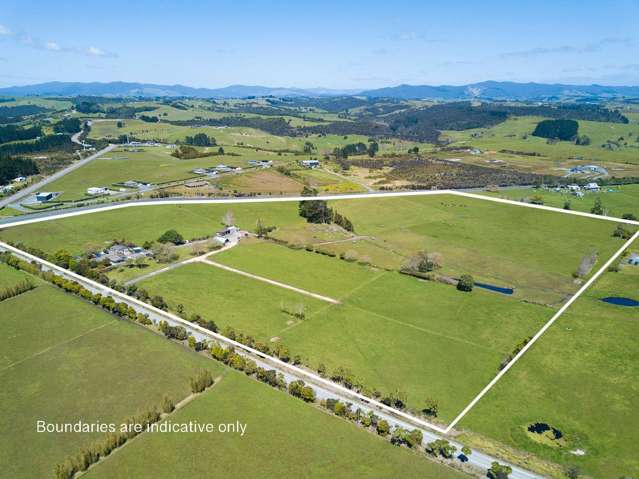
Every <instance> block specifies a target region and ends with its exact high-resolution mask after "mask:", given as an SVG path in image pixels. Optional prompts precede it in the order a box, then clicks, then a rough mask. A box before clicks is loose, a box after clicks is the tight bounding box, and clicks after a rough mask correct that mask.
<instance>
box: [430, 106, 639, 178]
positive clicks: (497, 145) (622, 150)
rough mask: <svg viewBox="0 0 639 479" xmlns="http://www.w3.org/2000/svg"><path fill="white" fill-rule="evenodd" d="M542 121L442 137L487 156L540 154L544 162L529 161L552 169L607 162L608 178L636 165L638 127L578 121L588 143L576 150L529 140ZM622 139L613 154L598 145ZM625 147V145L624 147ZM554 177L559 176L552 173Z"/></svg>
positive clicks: (571, 145) (528, 120)
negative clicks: (611, 166)
mask: <svg viewBox="0 0 639 479" xmlns="http://www.w3.org/2000/svg"><path fill="white" fill-rule="evenodd" d="M542 119H543V118H541V117H532V116H531V117H512V118H510V119H508V120H506V121H505V122H503V123H500V124H498V125H496V126H494V127H492V128H489V129H486V128H480V129H471V130H463V131H445V132H442V136H443V137H446V138H449V139H450V140H452V141H453V143H451V144H450V146H462V145H468V146H473V147H475V148H480V149H481V150H483V151H488V152H490V153H494V152H499V151H500V150H513V151H523V152H526V153H539V154H540V155H542V157H543V158H538V157H529V160H530V161H531V162H532V161H538V160H545V161H547V162H549V163H550V164H551V165H552V166H555V167H560V166H564V165H563V163H564V162H568V161H571V160H573V161H574V159H575V157H576V156H579V157H581V158H580V160H581V162H582V163H583V164H592V163H595V164H599V163H601V165H600V166H603V167H607V165H606V163H608V162H610V163H613V164H614V165H615V169H614V171H611V174H614V175H615V176H624V175H623V170H619V169H616V168H623V166H622V165H623V164H628V165H629V168H633V167H634V166H636V165H639V143H638V142H637V138H638V137H639V124H637V123H634V124H632V123H630V124H623V123H607V122H595V121H582V120H579V122H578V123H579V134H580V135H584V134H585V135H587V136H588V137H590V139H591V143H590V145H587V146H576V145H575V144H574V143H572V142H568V141H560V142H558V143H555V144H548V143H547V141H546V139H545V138H539V137H534V136H532V135H531V134H532V132H533V130H534V129H535V126H536V124H537V123H538V122H539V121H540V120H542ZM619 138H624V140H622V141H621V145H622V146H620V147H618V148H615V149H614V150H609V149H606V148H603V147H602V146H601V145H603V144H605V143H606V142H607V141H608V140H611V141H615V142H617V141H618V140H619ZM625 143H627V145H624V144H625ZM555 174H559V173H558V172H555Z"/></svg>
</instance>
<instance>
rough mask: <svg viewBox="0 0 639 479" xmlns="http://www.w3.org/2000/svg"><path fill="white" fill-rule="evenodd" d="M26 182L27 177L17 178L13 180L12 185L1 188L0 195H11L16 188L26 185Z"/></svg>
mask: <svg viewBox="0 0 639 479" xmlns="http://www.w3.org/2000/svg"><path fill="white" fill-rule="evenodd" d="M26 181H27V178H26V177H24V176H18V177H17V178H14V179H12V180H11V183H10V184H8V185H4V186H2V187H0V193H2V194H7V193H11V192H12V191H13V190H14V188H15V187H16V186H18V185H20V184H21V183H25V182H26Z"/></svg>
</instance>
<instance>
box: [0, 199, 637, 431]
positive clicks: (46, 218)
mask: <svg viewBox="0 0 639 479" xmlns="http://www.w3.org/2000/svg"><path fill="white" fill-rule="evenodd" d="M428 195H457V196H464V197H468V198H474V199H479V200H485V201H493V202H496V203H504V204H509V205H515V206H523V207H528V208H535V209H541V210H546V211H552V212H556V213H564V214H572V215H577V216H583V217H587V218H592V219H599V220H607V221H614V222H617V223H626V224H631V225H637V226H639V221H632V220H625V219H622V218H616V217H612V216H599V215H595V214H592V213H583V212H580V211H572V210H564V209H560V208H554V207H551V206H544V205H533V204H529V203H522V202H520V201H514V200H506V199H502V198H494V197H490V196H483V195H478V194H474V193H466V192H460V191H454V190H431V191H406V192H390V193H376V194H370V193H369V194H366V193H363V194H353V195H333V196H319V197H308V196H294V197H276V198H233V199H194V200H168V201H141V202H131V203H126V204H119V205H112V206H107V207H102V208H95V209H87V210H82V211H75V212H69V213H63V214H60V215H51V216H44V217H41V218H33V219H30V220H24V221H18V222H14V223H7V224H5V225H0V230H2V229H6V228H10V227H13V226H21V225H26V224H31V223H39V222H42V221H51V220H57V219H61V218H68V217H73V216H79V215H83V214H90V213H98V212H101V211H110V210H116V209H121V208H128V207H131V206H162V205H193V204H238V203H276V202H285V201H302V200H310V199H321V200H326V201H331V200H344V199H365V198H379V197H381V198H384V197H402V196H428ZM637 238H639V231H637V232H636V233H635V234H634V235H633V236H632V237H631V238H630V239H629V240H628V241H626V242H625V243H624V245H623V246H622V247H621V248H619V250H617V252H616V253H615V254H614V255H613V256H612V257H611V258H610V259H608V261H606V263H605V264H604V265H603V266H602V267H601V268H600V269H599V270H598V271H597V272H596V273H595V274H594V275H593V276H592V277H591V278H590V279H589V280H588V281H587V282H586V283H585V284H584V285H583V286H582V287H581V288H580V289H579V290H578V291H577V293H575V294H574V295H573V296H572V297H571V298H570V299H569V300H568V301H567V302H566V304H564V305H563V306H562V307H561V308H560V309H559V310H558V311H557V312H556V313H555V315H554V316H553V317H552V318H551V319H550V320H549V321H548V322H546V324H544V326H542V328H541V329H540V330H539V331H538V332H537V333H536V334H535V336H533V338H532V339H531V340H530V341H529V342H528V343H527V344H526V345H525V346H524V347H523V348H522V349H521V351H519V353H517V354H516V355H515V357H514V358H513V359H512V360H511V361H510V362H509V363H508V364H507V365H506V366H505V367H504V368H503V369H502V370H501V371H500V372H499V373H498V374H497V375H496V376H495V377H494V378H493V379H492V380H491V381H490V382H489V383H488V384H487V385H486V386H485V387H484V389H482V391H481V392H480V393H479V394H478V395H477V396H475V398H474V399H473V400H472V401H471V402H470V403H469V404H468V405H467V406H466V407H465V408H464V409H463V410H462V412H461V413H459V415H457V417H456V418H455V419H454V420H453V421H452V422H451V423H450V424H449V425H448V426H446V427H445V428H442V427H440V426H437V425H434V424H431V423H429V422H426V421H423V420H421V419H419V418H417V417H415V416H411V415H410V414H406V413H405V412H403V411H400V410H398V409H395V408H392V407H389V406H386V405H385V404H383V403H381V402H379V401H376V400H374V399H372V398H369V397H367V396H364V395H362V394H359V393H357V392H355V391H352V390H350V389H347V388H345V387H343V386H341V385H339V384H337V383H334V382H333V381H329V380H327V379H324V378H322V377H320V376H318V375H316V374H313V373H310V372H308V371H305V370H303V369H300V368H298V367H296V366H293V365H291V364H288V363H284V362H283V361H281V360H279V359H278V358H275V357H273V356H268V355H265V354H264V353H261V352H260V351H257V350H255V349H253V348H250V347H248V346H245V345H243V344H242V343H238V342H236V341H233V340H231V339H229V338H227V337H226V336H222V335H221V334H218V333H212V332H211V331H209V330H207V329H204V328H201V327H199V326H198V325H197V324H193V323H190V322H187V321H186V320H184V319H182V318H180V317H178V316H175V315H173V314H171V313H167V312H165V311H162V310H160V309H157V308H154V307H153V306H151V305H148V304H147V303H143V302H141V301H139V300H137V299H136V298H133V297H131V296H128V295H126V294H123V293H120V292H119V291H116V290H113V289H111V288H107V287H105V286H104V285H102V284H99V283H96V282H94V281H91V280H89V279H88V278H85V277H83V276H80V275H77V274H76V273H73V272H72V271H69V270H65V269H63V268H60V267H59V266H56V265H54V264H52V263H49V262H48V261H45V260H43V259H41V258H38V257H37V256H33V255H31V254H29V253H26V252H25V251H22V250H20V249H18V248H15V247H13V246H10V245H8V244H6V243H4V242H1V241H0V246H1V247H2V248H4V249H7V250H11V251H13V252H14V253H17V254H18V255H23V256H26V257H29V258H31V260H32V261H36V262H38V263H40V264H44V265H46V266H47V267H48V268H51V269H55V270H57V271H59V272H62V273H63V274H65V275H68V276H72V277H74V278H76V279H78V280H80V281H82V282H86V283H88V284H93V286H94V287H99V288H101V289H106V290H109V293H110V294H111V295H112V296H118V297H122V298H126V299H127V300H128V301H133V302H135V303H139V304H140V305H141V306H144V307H146V308H149V309H151V310H154V311H155V312H156V313H157V314H160V315H166V316H167V317H170V318H171V319H173V320H174V321H178V322H181V323H185V324H187V325H188V326H189V327H191V328H195V329H200V330H201V332H202V333H205V334H208V335H211V336H213V337H216V338H217V339H220V340H222V341H224V342H227V343H230V344H233V345H234V346H235V347H238V348H241V349H244V350H246V351H249V352H250V353H252V354H257V355H258V356H260V357H264V358H267V359H268V360H270V361H274V362H276V363H277V364H280V366H282V367H284V368H288V369H290V370H292V371H295V372H296V373H297V374H301V375H304V376H306V377H310V378H312V379H313V380H314V381H317V382H319V383H321V384H325V385H326V386H330V387H332V388H337V389H338V390H340V391H343V392H344V393H347V394H349V395H352V396H354V397H357V398H358V399H360V400H363V401H366V402H368V403H370V404H373V405H375V406H377V407H379V408H381V409H383V410H386V411H388V412H390V413H392V414H395V415H399V416H401V417H403V418H405V419H408V420H410V421H412V422H414V423H416V424H419V425H421V426H423V427H427V428H429V429H432V430H434V431H437V432H439V433H442V434H448V433H449V432H450V431H451V429H452V428H453V427H454V426H455V425H456V424H457V423H458V422H459V421H460V420H461V419H462V418H463V417H464V416H465V415H466V414H467V413H468V412H469V411H470V410H471V409H472V408H473V407H474V406H475V404H476V403H477V402H478V401H479V400H480V399H481V398H482V397H483V396H484V395H485V394H486V393H487V392H488V391H489V390H490V389H491V388H492V387H493V386H494V385H495V384H496V383H497V381H499V379H501V377H502V376H503V375H504V374H506V372H507V371H508V370H509V369H510V368H511V367H512V366H513V365H514V364H515V363H516V362H517V361H518V360H519V359H520V358H521V357H522V356H523V355H524V354H525V353H526V351H528V349H530V347H531V346H532V345H533V344H534V343H535V342H536V341H537V340H538V339H539V338H540V337H541V336H542V335H543V334H544V333H545V332H546V330H547V329H548V328H550V326H552V324H553V323H554V322H555V321H556V320H557V319H558V318H559V317H560V316H561V315H562V314H563V313H564V312H565V311H566V310H567V309H568V308H569V307H570V305H571V304H572V303H574V302H575V301H576V300H577V298H579V296H581V295H582V294H583V293H584V292H585V291H586V290H587V289H588V288H589V287H590V286H591V285H592V283H594V282H595V281H596V280H597V278H598V277H599V276H601V275H602V274H603V273H604V272H605V271H606V269H607V268H608V266H610V265H611V264H612V262H613V261H615V260H616V259H617V258H618V257H619V256H620V255H621V253H623V251H624V250H625V249H626V248H628V247H629V246H630V244H632V242H633V241H635V240H636V239H637Z"/></svg>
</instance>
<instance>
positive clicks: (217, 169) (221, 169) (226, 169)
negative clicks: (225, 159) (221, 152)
mask: <svg viewBox="0 0 639 479" xmlns="http://www.w3.org/2000/svg"><path fill="white" fill-rule="evenodd" d="M240 171H242V168H240V167H239V166H237V167H233V166H227V165H217V166H211V167H208V168H195V169H193V170H191V172H193V173H195V174H196V175H206V176H215V175H217V174H218V173H239V172H240Z"/></svg>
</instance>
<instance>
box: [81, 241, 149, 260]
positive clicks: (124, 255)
mask: <svg viewBox="0 0 639 479" xmlns="http://www.w3.org/2000/svg"><path fill="white" fill-rule="evenodd" d="M152 256H153V253H152V252H151V251H149V250H147V249H144V248H142V247H141V246H127V245H124V244H114V245H113V246H111V247H109V248H107V249H105V250H103V251H99V252H97V253H95V255H93V258H94V259H95V260H96V261H99V262H104V261H108V262H109V263H111V264H122V263H126V262H127V261H131V260H136V259H138V258H150V257H152Z"/></svg>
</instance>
